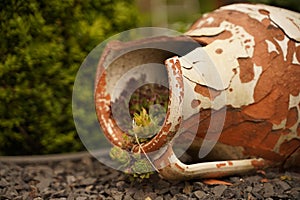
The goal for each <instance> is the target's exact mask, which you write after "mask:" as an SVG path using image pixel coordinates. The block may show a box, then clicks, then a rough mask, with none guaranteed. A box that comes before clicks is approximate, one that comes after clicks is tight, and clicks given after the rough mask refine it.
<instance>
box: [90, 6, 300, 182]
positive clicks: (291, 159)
mask: <svg viewBox="0 0 300 200" xmlns="http://www.w3.org/2000/svg"><path fill="white" fill-rule="evenodd" d="M184 35H185V36H187V37H188V38H190V39H192V40H193V41H196V42H197V44H198V43H199V44H201V45H202V47H197V45H194V44H193V43H190V42H189V41H188V40H187V39H186V37H180V36H178V37H156V38H155V37H154V38H149V39H146V40H138V41H134V42H128V43H121V42H112V43H109V44H108V45H107V47H106V49H105V51H104V53H103V54H102V57H101V60H100V62H99V65H98V72H97V78H96V89H95V102H96V113H97V117H98V120H99V123H100V125H101V127H102V129H103V131H104V134H105V135H106V137H107V138H108V140H109V141H110V142H111V143H112V144H113V145H116V146H119V147H122V148H125V149H130V150H131V151H133V152H138V151H139V150H140V148H142V150H143V152H145V153H150V154H151V153H153V156H151V162H152V163H153V164H154V166H155V167H156V168H157V169H158V171H159V173H160V174H161V175H162V176H163V177H164V178H167V179H191V178H208V177H209V178H211V177H220V176H225V175H230V174H236V173H242V172H246V171H249V170H253V169H257V168H263V167H266V166H283V167H292V166H293V167H299V166H300V14H298V13H295V12H292V11H288V10H285V9H281V8H276V7H271V6H266V5H251V4H232V5H229V6H225V7H221V8H220V9H218V10H215V11H213V12H211V13H208V14H205V15H204V16H203V17H202V18H200V19H199V20H198V21H196V22H195V23H194V24H193V25H192V27H191V28H190V29H189V30H188V31H187V32H186V33H185V34H184ZM162 44H163V46H165V47H166V49H162V48H161V46H162ZM158 46H159V48H158ZM183 47H185V48H183ZM169 48H173V51H172V52H170V51H169ZM147 63H162V64H163V63H164V64H165V68H161V67H157V68H155V69H157V71H156V72H158V73H154V72H155V71H154V72H153V69H154V68H151V70H148V71H147V69H145V74H146V76H147V77H146V78H145V79H148V80H149V81H155V80H163V81H162V83H161V84H165V85H167V86H168V88H169V101H168V109H167V113H166V117H165V120H164V123H163V124H162V128H161V129H160V131H158V132H157V133H155V135H153V137H151V138H150V139H149V140H148V141H146V142H144V143H142V144H141V145H140V146H139V145H136V144H131V143H126V144H125V141H124V134H127V133H126V130H125V131H124V129H122V128H120V126H119V125H118V122H116V120H115V119H114V116H113V110H112V107H113V106H112V104H113V102H114V100H115V99H117V98H118V96H120V95H121V94H122V90H125V89H126V87H124V85H123V86H122V85H121V86H120V85H119V87H117V90H118V91H117V92H115V90H116V88H115V87H114V84H116V83H117V82H118V81H119V80H120V79H121V78H122V75H123V74H125V73H127V72H129V71H130V70H132V69H133V68H134V67H136V66H140V65H143V64H147ZM108 65H109V66H108ZM148 69H149V68H148ZM157 74H159V76H158V75H157ZM131 78H136V77H135V74H134V73H133V74H132V76H130V77H129V78H127V79H126V80H124V83H125V82H126V81H127V82H128V81H129V80H131ZM128 93H129V94H132V91H131V93H130V92H128ZM179 130H180V131H181V133H180V136H177V135H176V133H177V132H178V131H179ZM176 137H177V138H179V140H178V139H177V140H176V139H174V138H176ZM184 140H186V141H189V142H188V147H187V148H186V149H185V150H184V154H187V155H188V156H189V157H190V158H191V159H192V161H191V160H190V162H191V163H192V164H185V163H183V161H182V160H180V159H179V158H178V157H180V156H178V155H177V154H176V153H174V150H173V146H174V145H176V143H178V142H179V143H180V141H184ZM207 144H208V145H207ZM203 146H206V149H205V148H203ZM199 150H200V152H204V154H205V151H206V150H207V153H206V154H207V155H205V157H201V156H199V155H200V153H199ZM204 154H203V155H204Z"/></svg>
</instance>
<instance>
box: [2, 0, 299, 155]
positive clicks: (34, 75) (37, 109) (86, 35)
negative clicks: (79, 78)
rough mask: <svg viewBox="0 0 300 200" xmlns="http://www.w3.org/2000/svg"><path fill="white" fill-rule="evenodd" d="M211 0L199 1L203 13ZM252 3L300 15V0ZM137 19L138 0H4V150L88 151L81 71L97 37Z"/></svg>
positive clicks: (140, 15) (134, 23)
mask: <svg viewBox="0 0 300 200" xmlns="http://www.w3.org/2000/svg"><path fill="white" fill-rule="evenodd" d="M212 2H215V1H204V0H199V3H200V5H201V8H202V9H201V10H199V16H200V13H201V12H202V13H204V12H208V11H210V10H213V9H215V8H216V7H215V6H216V5H214V3H212ZM235 2H236V1H235ZM249 2H254V3H266V4H270V5H275V6H281V7H285V8H288V9H291V10H295V11H298V12H300V4H299V1H298V0H250V1H249ZM226 3H228V2H226ZM183 12H184V11H183ZM139 18H142V19H143V13H138V11H137V8H136V3H135V0H51V1H46V0H42V1H39V0H28V1H20V0H1V1H0V155H22V154H47V153H58V152H70V151H79V150H83V149H84V147H83V145H82V143H81V142H80V140H79V138H78V136H77V133H76V130H75V126H74V122H73V117H72V108H71V106H72V99H71V98H72V89H73V84H74V79H75V76H76V73H77V71H78V69H79V67H80V65H81V63H82V62H83V60H84V58H85V57H86V56H87V55H88V53H89V52H90V51H91V50H92V49H93V48H94V47H96V45H98V44H99V43H100V42H102V41H104V40H105V39H107V38H108V37H109V36H111V35H114V34H116V33H119V32H122V31H124V30H128V29H130V28H135V27H137V26H138V25H139V24H145V23H143V22H140V21H139V20H138V19H139ZM145 21H147V20H145Z"/></svg>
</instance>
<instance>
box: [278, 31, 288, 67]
mask: <svg viewBox="0 0 300 200" xmlns="http://www.w3.org/2000/svg"><path fill="white" fill-rule="evenodd" d="M275 40H276V42H277V43H278V44H279V46H280V48H281V51H282V53H283V59H284V61H286V60H287V57H286V56H287V51H288V42H289V40H290V39H289V38H288V37H286V36H284V39H283V40H281V41H280V40H277V39H275Z"/></svg>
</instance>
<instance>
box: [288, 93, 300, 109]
mask: <svg viewBox="0 0 300 200" xmlns="http://www.w3.org/2000/svg"><path fill="white" fill-rule="evenodd" d="M299 104H300V93H299V94H298V96H293V95H292V94H290V101H289V109H291V108H293V107H296V106H299Z"/></svg>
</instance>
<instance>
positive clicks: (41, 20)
mask: <svg viewBox="0 0 300 200" xmlns="http://www.w3.org/2000/svg"><path fill="white" fill-rule="evenodd" d="M137 23H138V18H137V10H136V8H135V6H134V3H133V0H129V1H128V0H127V1H123V0H101V1H100V0H63V1H61V0H52V1H39V0H28V1H19V0H3V1H0V55H1V56H0V102H1V103H0V155H17V154H18V155H20V154H46V153H57V152H66V151H68V152H69V151H78V150H82V149H84V148H83V145H82V144H81V142H80V140H79V138H78V136H77V134H76V130H75V127H74V122H73V117H72V110H71V106H72V103H71V97H72V88H73V83H74V79H75V76H76V72H77V70H78V69H79V67H80V65H81V63H82V62H83V60H84V58H85V57H86V56H87V54H88V53H89V52H90V51H91V50H92V49H93V48H94V47H95V46H96V45H98V44H99V43H100V42H102V41H103V40H105V39H107V37H109V36H110V35H113V34H115V33H119V32H121V31H124V30H127V29H130V28H134V27H136V26H137Z"/></svg>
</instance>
